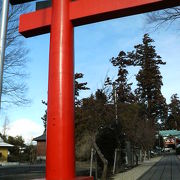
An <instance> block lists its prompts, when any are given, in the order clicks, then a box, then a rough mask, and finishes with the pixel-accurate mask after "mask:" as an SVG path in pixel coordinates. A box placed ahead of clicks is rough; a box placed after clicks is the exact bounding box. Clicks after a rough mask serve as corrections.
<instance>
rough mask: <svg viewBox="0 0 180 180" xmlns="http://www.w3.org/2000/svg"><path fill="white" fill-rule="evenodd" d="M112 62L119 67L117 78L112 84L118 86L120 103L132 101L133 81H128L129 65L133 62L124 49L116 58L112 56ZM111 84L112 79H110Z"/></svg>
mask: <svg viewBox="0 0 180 180" xmlns="http://www.w3.org/2000/svg"><path fill="white" fill-rule="evenodd" d="M110 62H111V63H112V65H113V66H114V67H118V74H117V79H116V80H115V81H114V82H113V83H112V82H111V84H112V85H113V86H114V88H116V91H117V101H118V103H127V102H132V99H133V94H132V91H131V85H132V83H128V79H127V75H128V71H127V66H128V65H131V64H132V61H131V60H130V59H129V58H128V56H127V54H126V53H125V52H124V51H120V53H119V54H118V56H117V57H116V58H114V57H113V58H111V60H110ZM109 84H110V81H109Z"/></svg>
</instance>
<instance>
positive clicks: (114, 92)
mask: <svg viewBox="0 0 180 180" xmlns="http://www.w3.org/2000/svg"><path fill="white" fill-rule="evenodd" d="M112 86H113V94H114V107H115V121H116V124H118V115H117V91H116V87H115V84H114V83H113V84H112Z"/></svg>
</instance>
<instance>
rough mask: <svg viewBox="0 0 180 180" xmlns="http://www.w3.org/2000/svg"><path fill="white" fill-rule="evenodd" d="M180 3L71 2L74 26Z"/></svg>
mask: <svg viewBox="0 0 180 180" xmlns="http://www.w3.org/2000/svg"><path fill="white" fill-rule="evenodd" d="M177 5H180V0H98V1H97V0H77V1H73V2H71V4H70V9H71V11H70V19H71V20H72V21H73V24H74V26H79V25H84V24H89V23H94V22H99V21H104V20H108V19H113V18H118V17H124V16H129V15H134V14H140V13H145V12H149V11H154V10H160V9H165V8H168V7H172V6H177Z"/></svg>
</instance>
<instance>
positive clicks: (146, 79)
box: [128, 34, 166, 124]
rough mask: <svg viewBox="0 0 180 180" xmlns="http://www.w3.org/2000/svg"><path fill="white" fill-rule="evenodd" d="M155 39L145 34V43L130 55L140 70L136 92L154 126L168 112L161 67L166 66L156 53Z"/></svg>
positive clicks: (137, 76) (136, 47)
mask: <svg viewBox="0 0 180 180" xmlns="http://www.w3.org/2000/svg"><path fill="white" fill-rule="evenodd" d="M153 42H154V40H153V39H151V38H150V37H149V35H148V34H145V35H144V37H143V43H142V44H139V45H136V46H134V48H135V50H134V51H133V52H131V53H129V55H128V56H129V57H130V59H131V60H133V64H134V66H139V67H140V70H139V72H138V74H137V75H136V80H137V82H138V83H137V86H138V87H137V89H136V90H135V92H136V94H137V96H138V97H139V100H140V103H142V104H144V105H145V109H146V116H147V120H151V122H152V124H153V123H157V122H158V120H160V119H161V117H164V116H165V115H164V114H165V113H166V111H165V109H166V108H165V107H166V100H165V98H164V97H163V95H162V93H161V87H162V85H163V82H162V75H161V72H160V69H159V68H160V67H159V66H160V65H164V64H166V63H165V62H163V61H162V59H161V57H160V56H159V55H158V54H157V53H156V50H155V46H153V45H152V43H153Z"/></svg>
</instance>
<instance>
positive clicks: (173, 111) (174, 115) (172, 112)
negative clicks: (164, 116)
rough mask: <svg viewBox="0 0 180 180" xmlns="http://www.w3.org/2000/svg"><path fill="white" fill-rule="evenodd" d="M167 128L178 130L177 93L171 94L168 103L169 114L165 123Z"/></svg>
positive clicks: (178, 107)
mask: <svg viewBox="0 0 180 180" xmlns="http://www.w3.org/2000/svg"><path fill="white" fill-rule="evenodd" d="M166 127H167V128H168V129H178V130H180V100H179V97H178V95H177V94H173V95H172V96H171V102H170V104H169V116H168V120H167V123H166Z"/></svg>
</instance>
